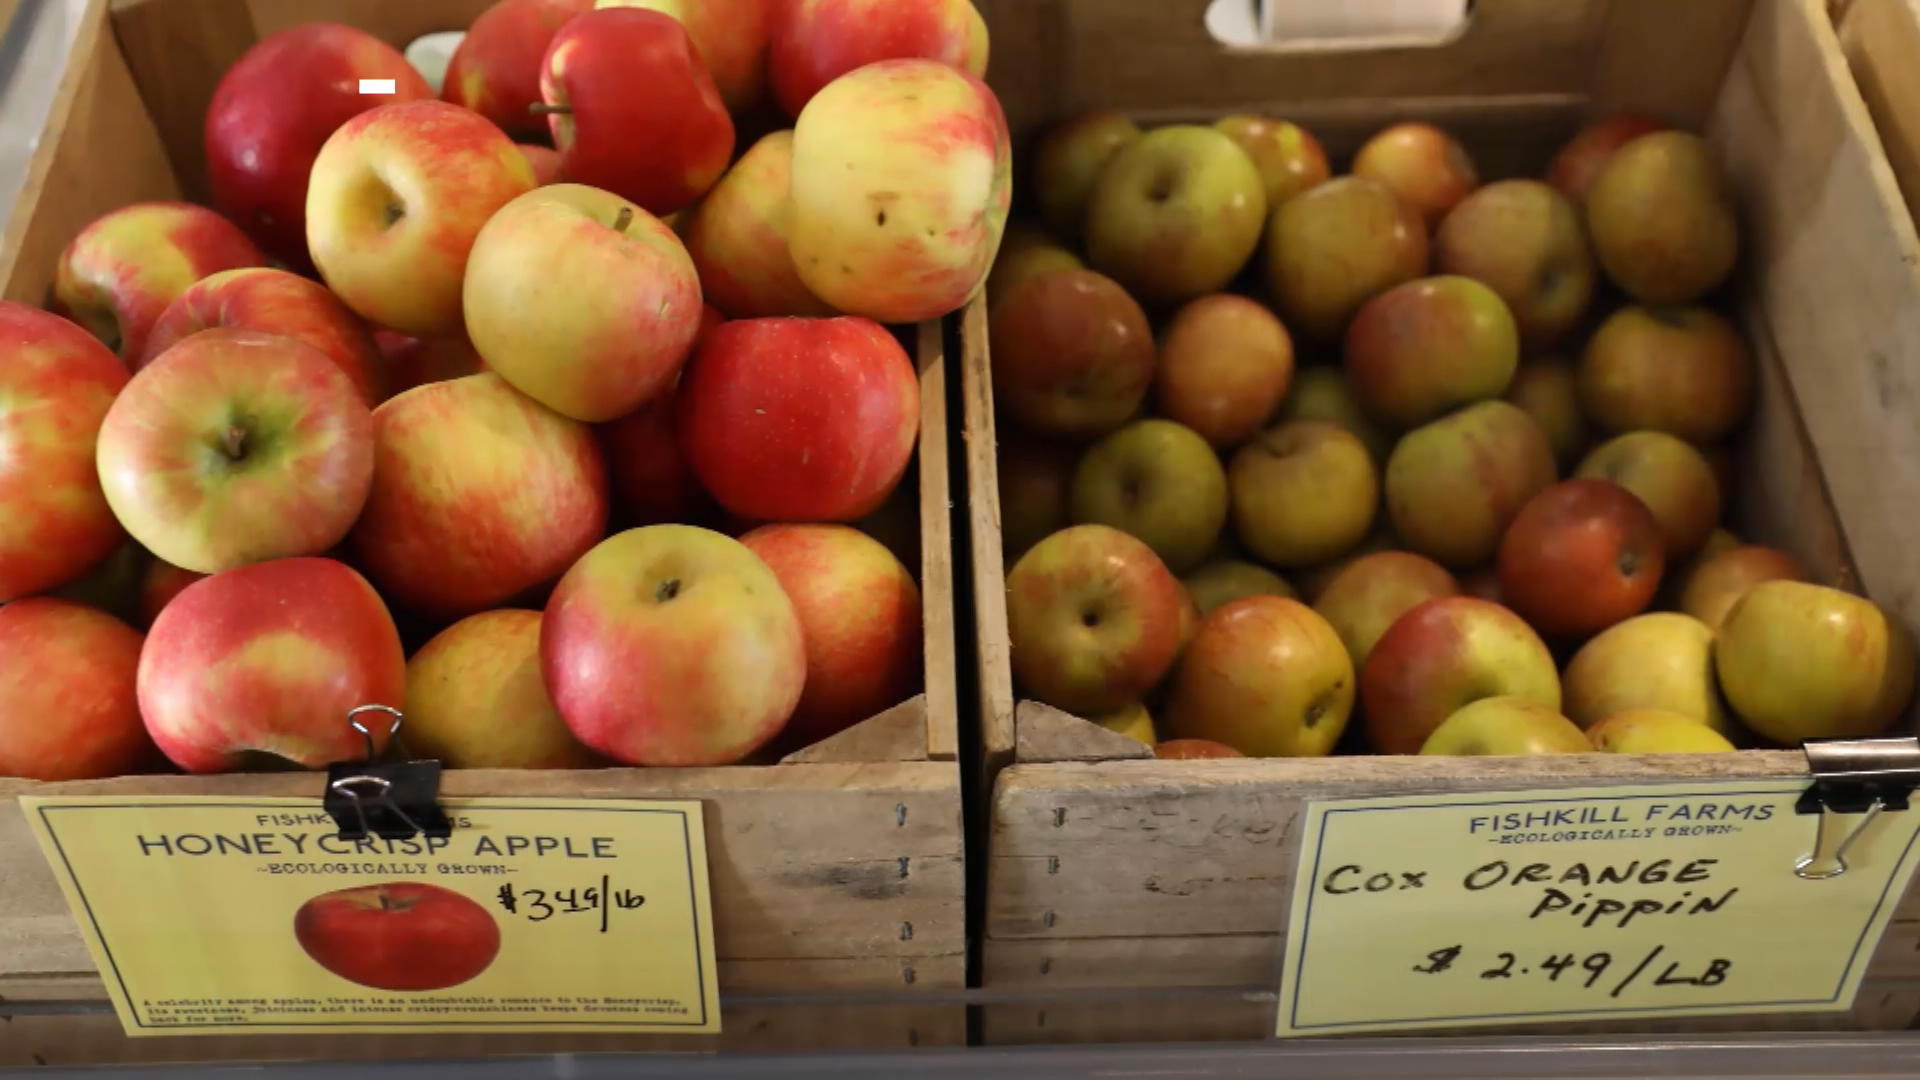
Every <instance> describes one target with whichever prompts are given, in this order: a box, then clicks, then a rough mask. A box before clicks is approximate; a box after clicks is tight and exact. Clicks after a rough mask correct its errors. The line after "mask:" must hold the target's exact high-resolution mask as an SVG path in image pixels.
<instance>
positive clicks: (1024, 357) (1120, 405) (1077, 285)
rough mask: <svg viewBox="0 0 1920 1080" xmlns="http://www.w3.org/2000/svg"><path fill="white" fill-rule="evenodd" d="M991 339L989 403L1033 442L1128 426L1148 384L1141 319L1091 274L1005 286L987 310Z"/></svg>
mask: <svg viewBox="0 0 1920 1080" xmlns="http://www.w3.org/2000/svg"><path fill="white" fill-rule="evenodd" d="M990 337H991V342H990V344H991V352H992V363H993V395H994V400H995V401H996V402H998V403H999V405H1000V407H1001V408H1002V409H1005V410H1006V412H1007V414H1008V415H1009V416H1011V417H1012V418H1013V419H1014V420H1016V421H1018V422H1019V423H1020V424H1021V425H1023V426H1025V427H1027V428H1028V429H1030V430H1032V431H1034V432H1036V433H1038V434H1042V435H1056V436H1061V437H1064V438H1074V439H1089V438H1094V437H1096V436H1100V435H1104V434H1106V433H1107V432H1109V431H1113V430H1114V429H1116V428H1118V427H1120V426H1121V425H1122V424H1125V423H1126V422H1127V421H1128V420H1131V419H1133V417H1134V416H1135V414H1137V413H1138V412H1139V411H1140V407H1141V405H1142V404H1143V403H1144V402H1145V401H1146V397H1147V389H1148V387H1149V386H1151V385H1152V383H1153V375H1154V368H1155V351H1154V340H1153V328H1152V327H1151V326H1149V325H1148V323H1147V316H1146V313H1145V312H1144V311H1141V310H1140V305H1139V304H1137V303H1135V302H1134V299H1133V298H1132V297H1131V296H1128V295H1127V291H1126V290H1125V289H1123V288H1121V287H1120V284H1119V283H1118V282H1116V281H1114V280H1113V279H1112V278H1109V277H1106V276H1104V275H1102V274H1098V273H1095V272H1094V271H1092V270H1056V271H1054V272H1053V273H1050V274H1041V275H1039V276H1037V277H1031V278H1027V279H1026V280H1024V281H1021V282H1020V283H1019V284H1017V285H1015V286H1013V287H1012V288H1011V289H1010V290H1008V292H1007V294H1006V295H1005V296H1004V297H1002V298H1001V300H1000V303H999V305H998V306H997V307H995V308H994V312H993V318H992V320H991V321H990Z"/></svg>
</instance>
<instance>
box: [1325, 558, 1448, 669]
mask: <svg viewBox="0 0 1920 1080" xmlns="http://www.w3.org/2000/svg"><path fill="white" fill-rule="evenodd" d="M1459 592H1460V583H1459V582H1457V581H1455V580H1454V577H1453V575H1452V574H1450V573H1448V572H1447V570H1446V568H1445V567H1443V566H1441V565H1440V564H1439V563H1436V562H1434V561H1433V560H1431V559H1427V558H1423V557H1421V556H1419V555H1415V554H1413V553H1412V552H1410V551H1374V552H1369V553H1368V554H1365V555H1362V556H1360V557H1359V558H1357V559H1355V560H1353V561H1352V562H1350V563H1348V564H1347V565H1346V566H1345V567H1344V568H1342V569H1341V570H1340V572H1339V573H1337V574H1335V575H1333V579H1332V580H1331V581H1329V582H1327V585H1326V588H1324V589H1321V590H1320V595H1319V596H1317V597H1315V598H1314V601H1313V610H1315V611H1317V612H1319V613H1320V615H1321V617H1322V618H1324V619H1326V620H1327V622H1328V623H1330V624H1332V626H1333V629H1334V632H1335V633H1337V634H1339V635H1340V642H1341V644H1343V645H1345V646H1346V647H1347V652H1348V653H1349V654H1351V655H1352V656H1353V666H1354V668H1355V670H1359V669H1361V668H1364V667H1365V666H1366V663H1367V657H1368V656H1370V655H1372V653H1373V647H1374V645H1375V644H1376V643H1377V642H1378V641H1379V640H1380V637H1381V635H1383V634H1385V633H1386V632H1387V630H1388V629H1390V628H1391V627H1392V626H1393V624H1394V623H1396V622H1399V621H1400V616H1402V615H1405V614H1406V613H1407V612H1408V611H1411V610H1412V609H1413V608H1414V607H1416V606H1418V605H1420V604H1423V603H1425V602H1426V601H1428V600H1432V599H1434V598H1436V597H1441V596H1455V595H1458V594H1459Z"/></svg>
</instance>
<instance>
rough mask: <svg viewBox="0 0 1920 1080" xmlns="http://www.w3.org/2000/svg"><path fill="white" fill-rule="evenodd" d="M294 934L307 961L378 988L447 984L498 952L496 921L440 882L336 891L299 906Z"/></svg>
mask: <svg viewBox="0 0 1920 1080" xmlns="http://www.w3.org/2000/svg"><path fill="white" fill-rule="evenodd" d="M293 936H294V937H295V938H296V939H297V940H298V941H299V942H300V947H301V948H302V949H304V950H306V953H307V955H308V956H310V957H312V958H313V962H314V963H316V964H319V965H320V966H321V967H323V968H326V969H327V970H328V971H330V972H332V973H334V974H335V975H338V976H340V977H341V978H343V979H345V980H347V981H348V982H352V983H358V984H360V985H361V986H371V987H373V988H375V989H377V990H406V991H416V992H417V991H424V990H445V989H447V988H448V987H451V986H458V985H460V984H461V983H463V982H466V981H468V980H469V979H472V978H473V977H474V976H476V975H479V974H480V973H481V972H483V971H485V970H487V967H488V966H489V965H491V964H492V963H493V958H494V957H495V956H497V955H499V952H500V925H499V924H498V923H496V922H494V921H493V915H492V914H491V913H489V912H488V911H487V909H486V908H485V907H483V906H481V905H480V904H479V903H477V902H476V901H473V900H470V899H468V898H467V897H465V896H462V895H460V894H459V893H457V892H454V891H453V890H451V889H445V888H441V887H440V886H438V885H428V884H426V883H424V882H417V881H393V882H384V883H382V884H379V885H355V886H352V887H351V888H346V889H336V890H334V891H333V892H330V893H322V894H321V895H319V896H316V897H314V898H313V899H311V900H309V901H307V902H306V903H304V904H301V905H300V910H299V911H296V912H294V915H293Z"/></svg>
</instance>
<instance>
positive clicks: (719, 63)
mask: <svg viewBox="0 0 1920 1080" xmlns="http://www.w3.org/2000/svg"><path fill="white" fill-rule="evenodd" d="M786 3H787V0H599V3H597V4H596V5H594V6H595V7H603V8H607V7H641V8H652V9H653V10H655V11H663V12H665V13H667V14H668V15H671V16H673V17H674V18H676V19H679V20H680V23H681V25H683V26H685V27H686V28H687V36H688V37H690V38H692V39H693V44H694V45H695V47H697V48H698V49H699V50H700V58H701V59H702V60H704V61H706V64H707V70H708V71H709V72H711V73H712V74H713V84H714V86H716V87H718V88H719V90H720V97H721V99H722V100H724V101H725V102H726V103H727V108H728V109H730V110H732V111H733V112H734V113H735V114H736V115H738V114H741V113H744V112H747V111H748V110H750V109H752V108H754V107H755V106H757V105H759V104H760V100H761V97H762V96H763V95H764V94H765V92H766V81H767V80H766V76H767V43H768V39H769V38H770V37H771V36H772V34H773V21H774V19H775V18H776V17H777V16H778V15H779V14H780V13H782V12H783V10H784V7H785V5H786Z"/></svg>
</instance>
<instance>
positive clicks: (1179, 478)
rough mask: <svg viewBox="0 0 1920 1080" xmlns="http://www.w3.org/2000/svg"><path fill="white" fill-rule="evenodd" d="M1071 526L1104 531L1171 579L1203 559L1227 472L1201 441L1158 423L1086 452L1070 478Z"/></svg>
mask: <svg viewBox="0 0 1920 1080" xmlns="http://www.w3.org/2000/svg"><path fill="white" fill-rule="evenodd" d="M1072 499H1073V520H1074V521H1075V522H1078V523H1081V524H1088V523H1091V524H1097V525H1111V526H1113V527H1114V528H1116V529H1119V530H1120V531H1121V532H1124V533H1127V534H1128V535H1130V536H1133V537H1136V538H1138V539H1139V540H1141V541H1143V542H1145V543H1146V545H1147V546H1148V547H1150V548H1152V549H1153V552H1154V554H1156V555H1158V556H1160V561H1161V562H1164V563H1166V565H1167V569H1169V570H1171V571H1173V572H1174V573H1176V574H1180V573H1185V572H1186V571H1188V570H1191V569H1193V568H1194V567H1195V566H1197V565H1199V563H1200V561H1201V560H1202V559H1204V558H1206V557H1207V553H1208V552H1209V551H1211V550H1212V549H1213V546H1214V544H1215V542H1216V541H1218V540H1219V538H1220V530H1221V528H1222V527H1224V526H1225V525H1226V523H1227V474H1226V470H1225V469H1223V468H1222V467H1221V465H1220V459H1219V458H1218V457H1216V456H1215V455H1214V452H1213V448H1212V447H1211V446H1208V445H1207V441H1206V440H1205V439H1202V438H1201V437H1200V436H1199V435H1197V434H1195V433H1194V432H1193V431H1192V430H1191V429H1190V428H1186V427H1182V426H1181V425H1179V424H1176V423H1174V422H1173V421H1171V420H1161V419H1159V418H1154V419H1149V420H1138V421H1135V422H1134V423H1131V424H1128V425H1127V426H1126V427H1123V428H1121V429H1120V430H1118V431H1116V432H1114V433H1113V434H1111V435H1108V436H1107V437H1106V438H1104V439H1101V440H1100V441H1099V442H1097V443H1095V444H1093V446H1091V447H1089V448H1088V449H1087V452H1086V454H1085V455H1083V456H1082V457H1081V458H1080V463H1079V465H1078V466H1077V467H1076V468H1075V469H1074V474H1073V496H1072Z"/></svg>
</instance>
